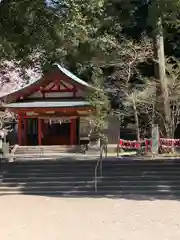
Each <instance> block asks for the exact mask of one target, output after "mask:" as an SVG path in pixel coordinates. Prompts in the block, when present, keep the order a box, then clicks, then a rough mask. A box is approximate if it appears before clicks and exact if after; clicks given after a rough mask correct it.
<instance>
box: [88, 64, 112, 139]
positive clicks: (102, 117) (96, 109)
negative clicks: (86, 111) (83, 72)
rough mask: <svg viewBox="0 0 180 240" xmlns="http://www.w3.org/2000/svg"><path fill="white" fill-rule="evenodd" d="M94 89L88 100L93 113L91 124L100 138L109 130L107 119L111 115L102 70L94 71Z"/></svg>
mask: <svg viewBox="0 0 180 240" xmlns="http://www.w3.org/2000/svg"><path fill="white" fill-rule="evenodd" d="M92 80H93V83H92V85H93V89H92V90H91V91H90V92H89V95H88V97H87V100H88V101H89V102H90V104H91V106H92V108H93V111H92V113H91V116H90V123H91V127H92V130H93V132H96V133H97V134H98V135H99V137H103V136H104V131H105V130H106V128H107V126H108V125H107V118H108V116H109V115H110V104H109V99H108V97H107V93H106V90H105V88H104V79H103V77H102V72H101V70H100V69H98V68H96V69H93V75H92Z"/></svg>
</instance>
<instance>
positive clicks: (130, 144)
mask: <svg viewBox="0 0 180 240" xmlns="http://www.w3.org/2000/svg"><path fill="white" fill-rule="evenodd" d="M118 147H119V148H120V149H125V150H127V149H131V150H140V149H142V148H144V152H145V153H149V152H150V153H151V152H152V140H151V139H144V140H141V141H137V140H133V141H130V140H124V139H120V140H119V146H118ZM159 148H161V149H162V150H163V151H164V152H166V151H170V150H172V149H175V148H180V139H166V138H160V139H159Z"/></svg>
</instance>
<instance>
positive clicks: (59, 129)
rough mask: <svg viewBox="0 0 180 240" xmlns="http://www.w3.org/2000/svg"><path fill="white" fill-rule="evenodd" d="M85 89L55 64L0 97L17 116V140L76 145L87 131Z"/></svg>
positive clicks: (88, 106) (29, 143)
mask: <svg viewBox="0 0 180 240" xmlns="http://www.w3.org/2000/svg"><path fill="white" fill-rule="evenodd" d="M89 90H92V86H91V85H89V84H88V83H86V82H85V81H83V80H81V79H79V78H78V77H76V76H75V75H74V74H72V73H71V72H69V71H68V70H67V69H65V68H64V67H62V66H60V65H59V64H55V65H54V66H53V67H52V69H51V71H49V72H48V73H46V74H44V75H43V77H42V78H41V79H38V80H36V81H34V82H32V83H30V84H28V85H26V86H24V87H23V88H20V89H18V90H16V91H14V92H11V93H9V94H7V95H5V96H3V97H1V101H2V105H3V107H4V108H5V109H7V110H8V111H10V112H12V113H15V114H16V116H17V124H16V133H17V144H18V145H20V146H21V145H27V146H28V145H79V144H80V143H81V140H83V139H84V138H87V137H88V132H89V126H88V120H87V118H88V115H89V114H90V112H91V110H92V109H91V106H90V104H89V102H88V101H86V96H87V94H88V91H89Z"/></svg>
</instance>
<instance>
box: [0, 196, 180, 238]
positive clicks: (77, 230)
mask: <svg viewBox="0 0 180 240" xmlns="http://www.w3.org/2000/svg"><path fill="white" fill-rule="evenodd" d="M0 239H2V240H33V239H34V240H152V239H154V240H179V239H180V202H178V201H166V200H161V201H160V200H157V201H143V200H141V201H136V200H125V199H106V198H99V199H91V198H75V199H72V198H49V197H38V196H0Z"/></svg>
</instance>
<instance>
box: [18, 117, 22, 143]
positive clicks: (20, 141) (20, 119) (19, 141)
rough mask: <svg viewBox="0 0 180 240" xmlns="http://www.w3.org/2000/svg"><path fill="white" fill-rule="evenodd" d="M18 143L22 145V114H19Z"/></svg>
mask: <svg viewBox="0 0 180 240" xmlns="http://www.w3.org/2000/svg"><path fill="white" fill-rule="evenodd" d="M18 145H20V146H21V145H22V115H20V114H19V115H18Z"/></svg>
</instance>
